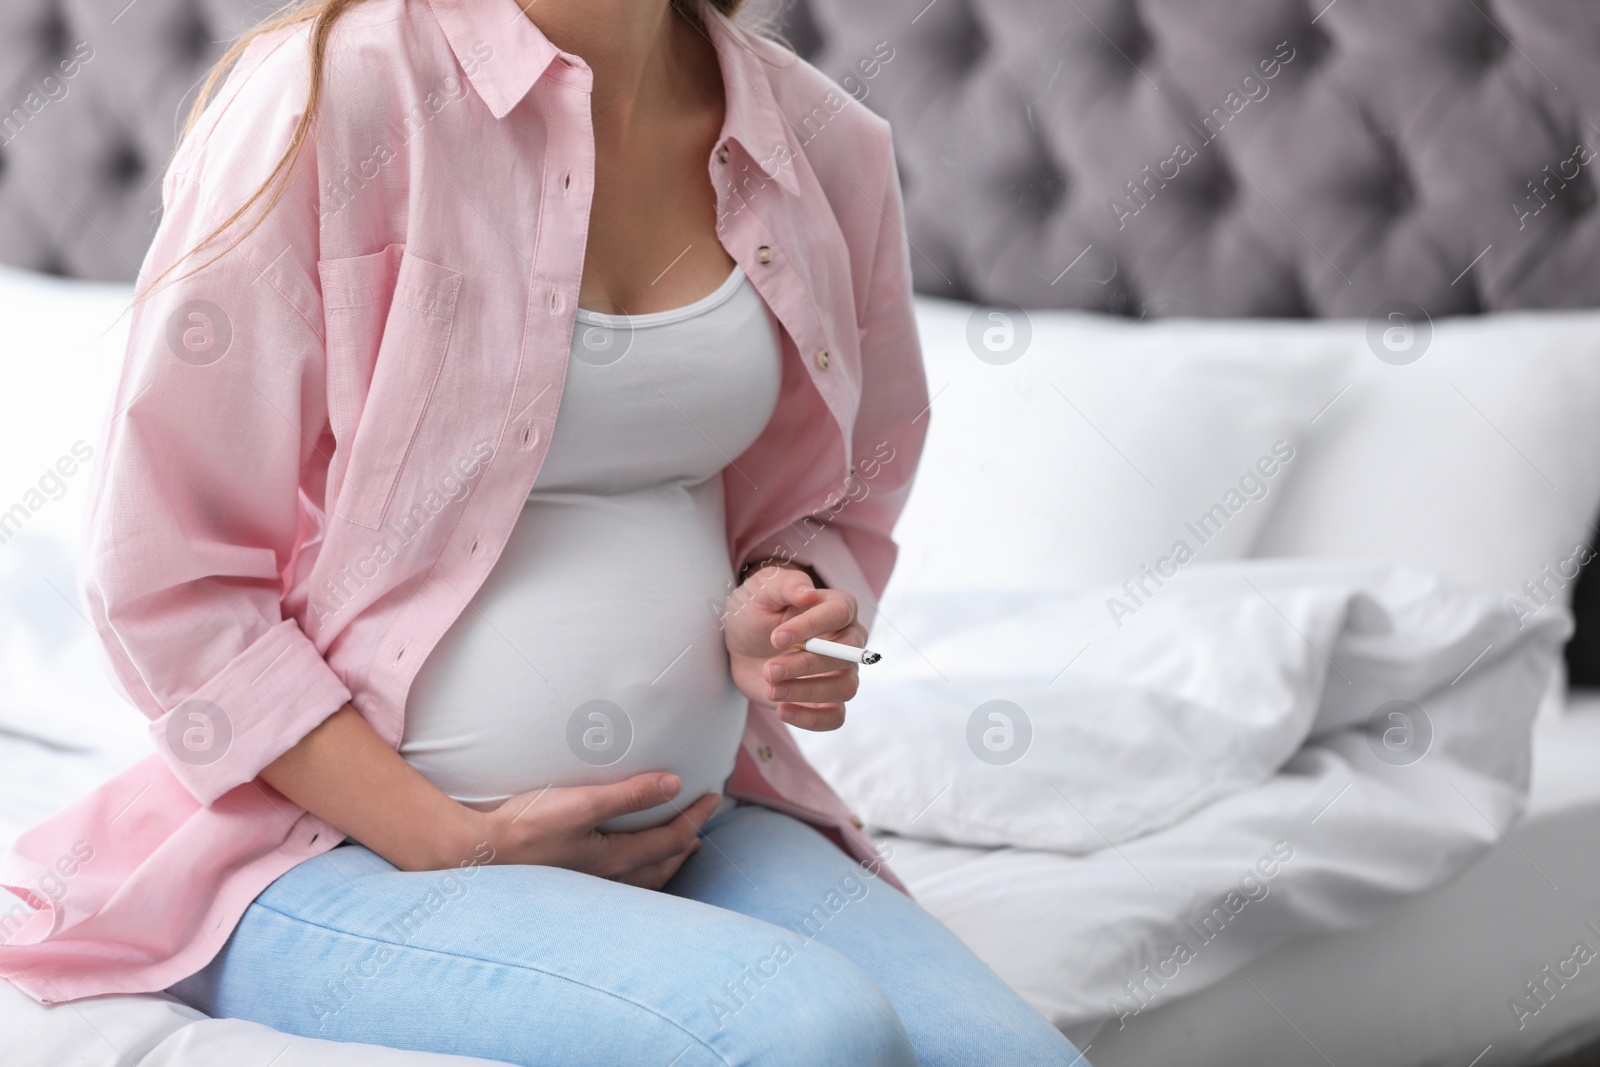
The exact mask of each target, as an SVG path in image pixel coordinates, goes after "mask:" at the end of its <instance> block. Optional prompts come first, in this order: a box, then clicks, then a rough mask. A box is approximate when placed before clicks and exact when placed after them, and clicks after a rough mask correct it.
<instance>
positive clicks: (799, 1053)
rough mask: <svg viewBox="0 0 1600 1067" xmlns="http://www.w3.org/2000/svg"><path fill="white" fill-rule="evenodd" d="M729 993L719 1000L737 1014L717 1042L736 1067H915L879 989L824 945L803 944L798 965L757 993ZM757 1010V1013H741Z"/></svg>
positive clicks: (906, 1040)
mask: <svg viewBox="0 0 1600 1067" xmlns="http://www.w3.org/2000/svg"><path fill="white" fill-rule="evenodd" d="M724 993H725V994H729V993H731V995H725V998H724V1000H723V1001H722V1003H723V1004H724V1005H726V1006H730V1007H731V1008H732V1014H731V1016H730V1017H728V1018H725V1019H723V1020H722V1022H723V1029H724V1030H725V1031H728V1032H729V1033H728V1040H726V1041H714V1042H713V1043H712V1044H713V1047H715V1048H717V1050H718V1051H719V1052H720V1053H721V1054H723V1055H724V1056H725V1057H726V1058H727V1061H728V1063H729V1064H730V1065H732V1067H825V1065H830V1064H850V1065H857V1064H859V1065H861V1067H917V1054H916V1050H915V1049H914V1048H913V1047H912V1045H911V1042H910V1039H909V1038H908V1037H907V1036H906V1032H905V1027H904V1025H903V1024H902V1023H901V1021H900V1018H899V1016H898V1015H897V1014H896V1013H895V1010H894V1006H893V1005H892V1004H890V1003H889V999H888V997H886V996H884V994H883V991H882V990H881V989H879V988H878V985H877V983H875V982H874V981H873V980H872V978H871V977H870V976H869V975H868V974H867V973H866V972H865V971H863V970H862V969H861V968H860V967H858V966H856V965H855V964H854V963H852V962H850V961H849V960H848V959H846V958H845V957H843V956H841V955H839V954H838V953H837V952H834V951H833V950H832V949H829V948H826V947H824V946H822V945H820V944H816V943H805V944H802V945H800V947H799V948H798V949H797V950H796V953H795V956H794V962H793V963H791V964H789V965H787V966H785V967H783V968H782V969H780V970H779V971H777V972H776V973H775V974H774V975H773V977H772V979H770V980H768V981H766V982H764V983H763V984H761V985H760V986H759V987H755V988H751V987H750V986H748V985H747V986H746V987H745V989H744V990H733V991H726V990H725V991H724ZM741 997H747V999H743V1000H742V1002H741ZM763 1002H764V1003H763ZM754 1004H759V1005H760V1007H759V1009H758V1010H757V1011H753V1012H749V1013H745V1012H742V1011H741V1010H740V1008H742V1007H743V1006H745V1005H754ZM741 1016H742V1017H741Z"/></svg>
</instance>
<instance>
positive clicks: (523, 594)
mask: <svg viewBox="0 0 1600 1067" xmlns="http://www.w3.org/2000/svg"><path fill="white" fill-rule="evenodd" d="M721 491H722V482H721V479H720V478H718V477H712V478H709V479H707V480H706V481H704V482H701V483H698V484H696V485H691V486H683V485H680V484H669V485H665V486H655V487H650V488H648V489H642V490H638V491H635V492H630V493H618V494H611V495H591V494H582V493H572V494H565V493H551V494H542V495H538V496H536V497H534V498H533V499H532V500H530V502H529V503H528V504H527V505H526V507H525V508H524V511H523V514H522V515H521V517H520V518H519V519H518V521H517V525H516V527H515V528H514V530H513V531H512V534H511V538H510V540H509V541H508V542H507V544H506V547H505V550H504V551H503V552H502V554H501V556H500V558H499V559H498V560H497V561H496V562H495V566H494V569H493V570H492V571H491V572H490V574H489V576H488V578H487V579H486V580H485V582H484V584H483V586H482V588H480V589H479V591H478V593H477V594H476V595H475V596H474V597H473V600H472V603H471V604H469V605H468V606H467V607H466V608H465V609H464V610H463V612H462V614H461V616H460V617H459V618H458V619H457V620H456V622H455V623H454V625H453V626H452V627H451V629H450V630H449V631H448V632H447V633H446V634H445V636H444V637H443V638H442V639H441V640H440V642H439V644H438V646H437V647H435V648H434V650H433V652H432V653H431V654H430V655H429V657H428V659H427V660H426V661H425V662H424V664H423V666H422V668H421V670H420V671H419V672H418V675H417V678H416V681H415V682H414V683H413V685H412V688H411V692H410V695H409V697H408V698H407V702H406V723H405V734H404V737H403V739H402V742H401V746H400V754H401V755H402V756H403V757H405V759H406V760H407V761H408V762H410V763H411V765H412V766H414V767H416V768H417V769H418V770H419V771H421V772H422V774H423V775H424V776H426V777H427V778H428V779H429V780H430V781H432V782H433V783H434V784H435V785H437V786H439V788H441V789H443V790H444V791H445V792H446V793H448V794H449V795H451V796H452V797H455V798H456V799H457V800H459V801H461V802H463V803H466V804H469V805H471V806H473V807H477V808H480V809H487V808H492V807H494V806H495V805H497V804H498V803H499V802H501V801H503V800H505V799H506V798H508V797H511V796H514V795H516V794H519V793H525V792H529V791H531V790H538V789H542V788H544V787H545V786H574V785H598V784H606V783H611V782H617V781H621V780H622V779H624V778H627V777H630V776H632V775H635V774H639V773H643V772H646V771H671V772H672V773H674V774H677V775H678V776H679V777H680V778H682V779H683V789H682V791H681V792H680V793H679V794H678V796H677V797H675V798H673V800H672V801H669V802H665V803H663V804H660V805H657V806H656V807H653V808H651V809H649V810H647V811H643V812H637V813H634V814H632V815H626V816H622V817H620V818H618V819H614V820H612V821H610V822H608V823H606V824H604V825H603V826H602V829H605V830H609V831H620V830H637V829H643V828H645V827H648V826H655V825H659V824H661V823H664V822H667V821H669V820H671V819H672V818H673V817H674V816H676V815H677V813H678V810H679V809H680V808H682V807H687V806H688V805H689V804H690V803H692V802H693V801H694V800H695V799H696V798H698V797H699V796H701V795H703V794H705V793H707V792H721V791H722V788H723V783H724V782H725V781H726V779H727V777H728V776H729V775H730V774H731V773H732V772H733V765H734V759H735V757H736V756H737V754H738V746H739V740H740V738H741V737H742V736H743V733H744V723H745V712H746V701H745V698H744V696H743V695H742V694H740V692H739V691H738V689H737V688H736V687H735V686H734V684H733V679H732V677H731V675H730V674H729V670H728V654H727V648H726V646H725V645H724V643H723V638H722V631H721V628H720V624H719V621H718V617H717V614H716V612H715V611H714V610H713V607H712V606H713V605H720V604H721V603H722V600H723V598H724V597H725V596H726V595H727V590H728V588H729V586H728V582H729V581H730V580H731V577H732V567H731V565H730V563H729V561H728V552H727V542H726V539H725V535H724V532H723V522H722V515H723V510H722V506H721V505H722V499H721Z"/></svg>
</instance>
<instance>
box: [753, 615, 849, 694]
mask: <svg viewBox="0 0 1600 1067" xmlns="http://www.w3.org/2000/svg"><path fill="white" fill-rule="evenodd" d="M823 636H824V637H826V638H827V639H828V640H830V641H838V642H839V643H840V644H845V645H852V646H854V647H856V648H861V647H862V646H863V645H865V644H866V643H867V642H866V633H865V632H864V631H862V629H861V628H860V627H859V626H852V627H849V628H848V629H846V630H845V631H844V633H843V634H842V635H840V636H838V637H835V636H833V635H832V634H824V635H823ZM845 663H852V664H853V661H851V660H841V659H834V658H833V657H832V656H824V655H822V654H821V653H820V652H801V651H798V650H796V651H790V652H785V653H783V654H782V655H777V656H773V657H772V658H771V659H769V660H767V661H766V662H765V663H764V664H762V665H761V678H762V680H763V681H766V682H781V681H783V680H784V679H785V678H804V677H806V676H807V675H812V674H823V673H826V672H828V671H836V670H839V669H840V666H841V664H845ZM853 665H854V666H860V664H853Z"/></svg>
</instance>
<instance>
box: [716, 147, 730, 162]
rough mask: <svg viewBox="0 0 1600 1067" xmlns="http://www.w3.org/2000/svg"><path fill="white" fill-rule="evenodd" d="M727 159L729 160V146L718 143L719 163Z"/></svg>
mask: <svg viewBox="0 0 1600 1067" xmlns="http://www.w3.org/2000/svg"><path fill="white" fill-rule="evenodd" d="M727 161H728V146H727V145H726V144H721V145H718V146H717V162H718V163H726V162H727Z"/></svg>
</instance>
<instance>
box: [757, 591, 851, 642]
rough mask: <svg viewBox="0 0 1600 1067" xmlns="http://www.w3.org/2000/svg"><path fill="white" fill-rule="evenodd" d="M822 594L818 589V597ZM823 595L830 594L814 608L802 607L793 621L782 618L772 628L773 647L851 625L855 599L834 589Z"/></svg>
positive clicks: (801, 640)
mask: <svg viewBox="0 0 1600 1067" xmlns="http://www.w3.org/2000/svg"><path fill="white" fill-rule="evenodd" d="M822 592H823V591H820V590H819V595H821V593H822ZM826 592H827V593H831V594H832V595H831V596H826V595H825V596H823V598H822V600H821V601H820V602H819V603H818V604H816V606H814V607H809V608H806V609H805V610H804V611H801V612H800V613H799V614H797V615H795V616H794V617H793V618H789V619H785V620H784V621H783V622H781V623H779V624H778V625H777V626H776V627H775V628H774V629H773V631H772V647H773V648H788V647H789V646H790V645H798V644H801V643H803V642H805V641H809V640H810V639H811V638H813V637H822V636H823V635H825V634H830V633H833V632H834V631H836V630H843V629H846V628H847V627H849V626H851V625H852V624H853V623H854V622H855V620H856V598H855V597H853V596H851V595H850V594H849V593H842V592H840V591H839V590H837V589H830V590H826ZM864 637H865V635H863V638H864Z"/></svg>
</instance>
